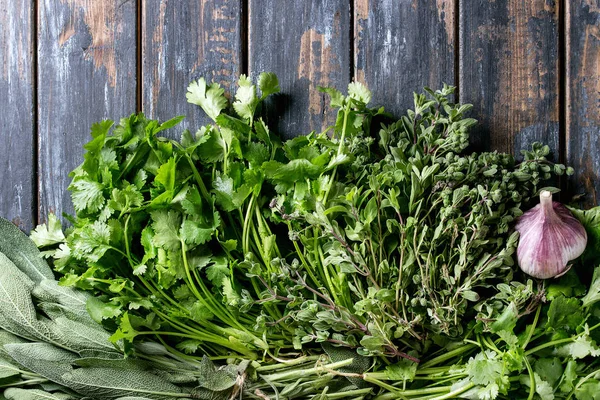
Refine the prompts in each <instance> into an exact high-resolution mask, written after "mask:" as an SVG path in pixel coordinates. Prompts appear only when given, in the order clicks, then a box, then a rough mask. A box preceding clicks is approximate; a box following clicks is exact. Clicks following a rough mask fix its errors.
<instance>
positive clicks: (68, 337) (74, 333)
mask: <svg viewBox="0 0 600 400" xmlns="http://www.w3.org/2000/svg"><path fill="white" fill-rule="evenodd" d="M47 326H48V328H49V329H50V331H51V332H52V334H53V336H54V337H55V338H56V340H57V341H58V342H59V343H62V344H64V346H65V347H67V348H69V349H71V350H74V351H77V352H79V351H80V350H96V349H97V350H102V351H108V352H110V351H116V349H115V347H114V346H113V345H112V344H111V343H110V342H109V341H108V338H109V337H110V334H108V332H106V331H104V330H102V329H101V328H100V327H99V326H97V327H95V328H92V327H91V326H88V325H85V324H82V323H80V322H76V321H71V320H70V319H68V318H65V317H58V318H56V319H54V320H53V321H52V322H50V323H48V324H47Z"/></svg>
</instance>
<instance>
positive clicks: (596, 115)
mask: <svg viewBox="0 0 600 400" xmlns="http://www.w3.org/2000/svg"><path fill="white" fill-rule="evenodd" d="M566 3H567V7H566V16H565V28H566V40H565V44H566V51H567V53H566V73H567V76H566V87H567V93H566V95H567V99H566V103H567V109H566V121H565V125H566V126H565V128H566V141H565V143H566V146H567V149H566V157H567V163H568V164H570V165H571V166H573V167H574V168H575V176H574V177H572V178H571V179H570V180H569V192H570V193H579V194H585V196H584V197H583V199H582V200H583V205H584V206H588V207H589V206H594V205H598V201H599V200H600V3H598V2H597V1H596V0H587V1H586V0H573V1H567V2H566Z"/></svg>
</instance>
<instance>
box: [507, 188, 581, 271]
mask: <svg viewBox="0 0 600 400" xmlns="http://www.w3.org/2000/svg"><path fill="white" fill-rule="evenodd" d="M516 230H517V231H518V232H519V233H520V239H519V246H518V248H517V259H518V261H519V266H520V267H521V269H522V270H523V271H524V272H525V273H526V274H529V275H531V276H533V277H535V278H540V279H548V278H554V277H558V276H561V275H562V274H564V273H565V272H567V271H568V270H569V267H568V266H567V264H568V263H569V261H571V260H574V259H575V258H577V257H579V256H580V255H581V254H582V253H583V251H584V250H585V246H586V244H587V234H586V232H585V228H584V227H583V225H581V223H580V222H579V221H578V220H577V219H576V218H575V217H573V215H572V214H571V212H570V211H569V210H568V209H567V208H566V207H565V206H563V205H562V204H560V203H558V202H556V201H555V202H553V201H552V193H550V192H549V191H547V190H543V191H542V192H541V193H540V204H538V205H537V206H535V207H533V208H532V209H531V210H529V211H527V212H526V213H525V214H523V215H522V216H521V217H520V218H519V221H518V223H517V226H516Z"/></svg>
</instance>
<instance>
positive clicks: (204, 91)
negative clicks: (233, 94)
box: [186, 78, 227, 121]
mask: <svg viewBox="0 0 600 400" xmlns="http://www.w3.org/2000/svg"><path fill="white" fill-rule="evenodd" d="M224 93H225V91H224V90H223V89H222V88H221V85H219V84H218V83H212V84H211V85H210V86H207V85H206V80H205V79H204V78H200V79H198V80H197V81H196V82H192V83H190V84H189V86H188V92H187V94H186V98H187V101H188V102H189V103H192V104H196V105H198V106H200V107H202V109H203V110H204V112H205V113H206V115H208V116H209V117H210V118H211V119H212V120H213V121H216V120H217V117H218V116H219V114H221V111H222V110H224V109H225V107H227V98H226V97H225V95H224Z"/></svg>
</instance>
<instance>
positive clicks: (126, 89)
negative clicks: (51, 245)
mask: <svg viewBox="0 0 600 400" xmlns="http://www.w3.org/2000/svg"><path fill="white" fill-rule="evenodd" d="M38 13H39V29H38V43H39V45H38V46H39V50H38V65H39V74H38V76H39V80H38V82H39V85H38V100H39V103H38V104H39V106H38V115H39V123H38V126H39V150H38V154H39V161H38V164H39V188H40V189H39V190H40V219H41V220H44V219H45V217H46V215H47V214H48V213H49V212H55V213H58V214H59V215H60V214H61V213H62V212H69V213H71V212H72V210H73V207H72V205H71V200H70V195H69V193H68V192H67V186H68V185H69V183H70V178H69V177H68V174H69V171H71V170H72V169H73V168H75V167H76V166H77V165H79V164H80V163H81V162H82V161H83V149H82V146H83V144H85V143H86V142H87V141H88V140H89V139H90V137H89V129H90V126H91V124H92V123H93V122H95V121H99V120H102V119H106V118H109V119H113V120H117V121H118V119H119V118H120V117H122V116H125V115H129V114H130V113H132V112H135V108H136V45H135V43H136V5H135V2H133V1H123V0H103V1H91V0H40V2H39V11H38Z"/></svg>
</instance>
